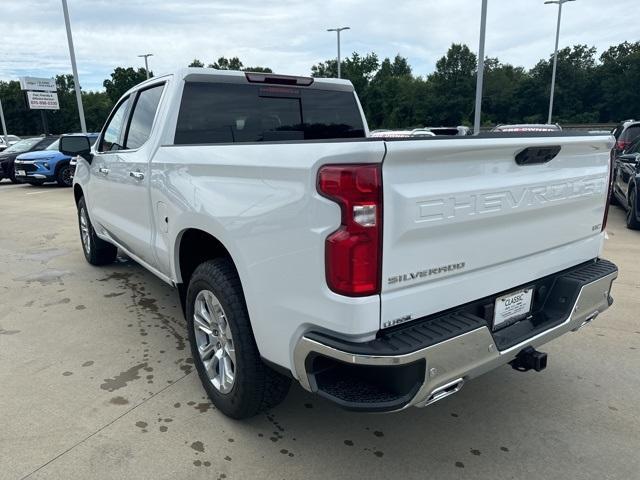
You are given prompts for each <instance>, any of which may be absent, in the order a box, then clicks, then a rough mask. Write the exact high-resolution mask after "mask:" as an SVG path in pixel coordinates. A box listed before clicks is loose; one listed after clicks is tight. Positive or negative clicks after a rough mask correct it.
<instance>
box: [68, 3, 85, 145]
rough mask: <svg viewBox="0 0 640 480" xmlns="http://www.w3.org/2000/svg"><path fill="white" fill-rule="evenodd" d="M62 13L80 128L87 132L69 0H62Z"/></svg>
mask: <svg viewBox="0 0 640 480" xmlns="http://www.w3.org/2000/svg"><path fill="white" fill-rule="evenodd" d="M62 13H63V14H64V24H65V26H66V27H67V41H68V42H69V56H70V57H71V70H72V72H73V86H74V88H75V91H76V100H77V102H78V115H79V116H80V128H81V129H82V133H87V124H86V123H85V121H84V108H82V94H81V93H80V79H79V78H78V68H77V67H76V54H75V52H74V50H73V38H72V37H71V24H70V23H69V9H68V8H67V0H62Z"/></svg>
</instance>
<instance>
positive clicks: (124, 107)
mask: <svg viewBox="0 0 640 480" xmlns="http://www.w3.org/2000/svg"><path fill="white" fill-rule="evenodd" d="M129 101H130V98H129V97H127V98H126V99H125V100H124V101H123V102H122V103H120V105H118V107H117V109H116V111H115V112H114V114H113V115H112V116H111V119H110V120H109V123H107V127H106V128H105V129H104V137H103V138H102V142H100V148H99V150H100V151H101V152H112V151H115V150H122V145H121V142H122V140H121V139H122V133H123V132H122V130H123V128H124V126H125V124H126V115H127V112H128V111H129Z"/></svg>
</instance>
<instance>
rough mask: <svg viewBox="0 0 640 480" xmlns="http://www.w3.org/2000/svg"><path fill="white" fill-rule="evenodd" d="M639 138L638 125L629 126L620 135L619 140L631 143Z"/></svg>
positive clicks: (639, 128) (639, 126)
mask: <svg viewBox="0 0 640 480" xmlns="http://www.w3.org/2000/svg"><path fill="white" fill-rule="evenodd" d="M639 136H640V124H639V125H631V126H629V128H627V129H626V130H625V131H624V133H623V134H622V137H621V140H623V141H625V142H629V143H631V142H633V141H634V140H635V139H636V138H638V137H639Z"/></svg>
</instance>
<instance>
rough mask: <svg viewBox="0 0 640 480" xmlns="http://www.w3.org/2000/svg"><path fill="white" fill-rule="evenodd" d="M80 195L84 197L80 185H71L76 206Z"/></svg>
mask: <svg viewBox="0 0 640 480" xmlns="http://www.w3.org/2000/svg"><path fill="white" fill-rule="evenodd" d="M82 197H84V192H83V191H82V187H81V186H80V185H78V184H77V183H76V184H75V185H74V186H73V198H74V199H75V201H76V207H77V206H78V202H79V201H80V199H81V198H82Z"/></svg>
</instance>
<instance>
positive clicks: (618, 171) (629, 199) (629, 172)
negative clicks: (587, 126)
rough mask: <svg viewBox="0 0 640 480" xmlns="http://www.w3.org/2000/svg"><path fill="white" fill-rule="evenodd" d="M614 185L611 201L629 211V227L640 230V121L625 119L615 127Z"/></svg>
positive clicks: (627, 212)
mask: <svg viewBox="0 0 640 480" xmlns="http://www.w3.org/2000/svg"><path fill="white" fill-rule="evenodd" d="M612 133H613V136H614V137H615V138H616V144H615V146H614V147H613V160H614V161H613V189H612V195H611V203H613V204H618V205H620V206H621V207H622V208H623V209H624V210H625V211H626V214H627V227H629V228H631V229H633V230H640V203H639V200H638V198H639V195H638V188H639V187H640V121H638V120H625V121H624V122H621V123H620V124H619V125H618V126H617V127H616V128H615V129H614V130H613V132H612Z"/></svg>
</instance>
